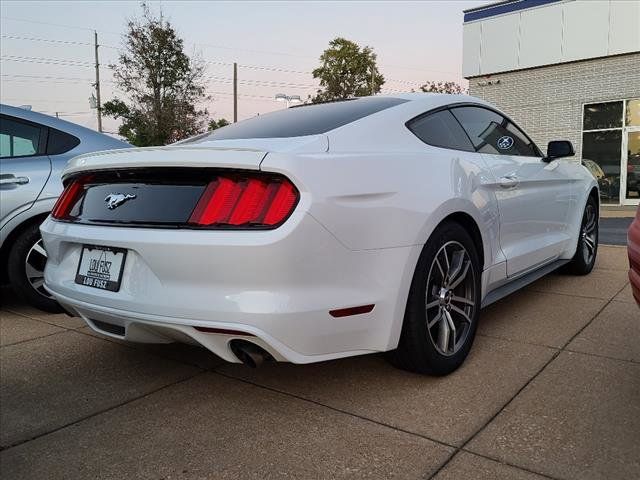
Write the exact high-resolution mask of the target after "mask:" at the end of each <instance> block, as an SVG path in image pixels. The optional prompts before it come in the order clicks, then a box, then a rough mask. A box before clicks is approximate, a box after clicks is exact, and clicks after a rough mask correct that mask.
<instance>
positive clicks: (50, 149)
mask: <svg viewBox="0 0 640 480" xmlns="http://www.w3.org/2000/svg"><path fill="white" fill-rule="evenodd" d="M78 145H80V139H79V138H78V137H74V136H73V135H70V134H68V133H64V132H61V131H60V130H56V129H55V128H50V129H49V137H48V139H47V155H60V154H62V153H66V152H68V151H69V150H71V149H73V148H76V147H77V146H78Z"/></svg>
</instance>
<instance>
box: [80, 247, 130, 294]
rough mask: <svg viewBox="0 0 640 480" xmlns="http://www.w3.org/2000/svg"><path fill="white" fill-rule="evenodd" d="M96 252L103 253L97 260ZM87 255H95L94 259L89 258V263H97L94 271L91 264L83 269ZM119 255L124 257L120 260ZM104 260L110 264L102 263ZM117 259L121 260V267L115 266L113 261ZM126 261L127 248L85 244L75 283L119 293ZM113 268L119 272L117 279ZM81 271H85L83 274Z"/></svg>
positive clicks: (81, 251)
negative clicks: (112, 270)
mask: <svg viewBox="0 0 640 480" xmlns="http://www.w3.org/2000/svg"><path fill="white" fill-rule="evenodd" d="M96 251H98V252H103V253H100V254H99V256H98V258H97V259H96V258H95V254H94V252H96ZM85 254H86V255H87V256H89V255H92V254H93V255H94V258H89V262H91V261H92V260H93V261H95V262H97V263H95V262H94V264H93V266H94V267H95V268H94V269H93V270H91V263H90V264H89V265H88V266H86V265H85V268H84V269H83V260H84V259H85ZM119 255H122V257H121V258H119V257H118V256H119ZM103 258H104V262H109V263H100V262H101V261H102V260H101V259H103ZM116 259H119V260H120V265H119V266H117V265H113V261H114V260H116ZM126 260H127V249H126V248H118V247H107V246H104V245H87V244H84V245H82V249H81V250H80V259H79V260H78V268H77V270H76V278H75V283H76V284H78V285H83V286H85V287H90V288H95V289H98V290H107V291H110V292H118V291H120V286H121V284H122V273H123V272H124V264H125V262H126ZM112 267H115V268H116V270H117V276H116V277H115V279H114V278H113V274H112V272H111V268H112ZM105 268H106V271H105ZM81 269H83V273H80V270H81ZM91 273H92V274H91Z"/></svg>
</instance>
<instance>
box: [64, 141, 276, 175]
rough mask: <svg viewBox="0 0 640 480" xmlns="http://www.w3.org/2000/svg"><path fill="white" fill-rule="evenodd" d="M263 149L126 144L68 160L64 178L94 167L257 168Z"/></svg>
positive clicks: (102, 168) (263, 152) (103, 168)
mask: <svg viewBox="0 0 640 480" xmlns="http://www.w3.org/2000/svg"><path fill="white" fill-rule="evenodd" d="M266 154H267V152H265V151H264V150H258V149H251V148H223V147H219V148H214V147H206V148H203V147H199V146H195V145H194V146H189V145H184V146H176V147H149V148H127V149H121V150H111V151H106V152H97V153H90V154H86V155H80V156H78V157H75V158H73V159H71V160H70V161H69V164H68V165H67V168H66V169H65V170H64V174H63V179H66V178H67V177H69V176H71V175H75V174H77V173H79V172H86V171H94V170H120V169H127V170H128V169H134V168H136V169H139V168H151V167H158V168H163V167H165V168H166V167H191V168H207V167H215V168H239V169H248V170H258V169H259V168H260V162H262V159H264V157H265V156H266Z"/></svg>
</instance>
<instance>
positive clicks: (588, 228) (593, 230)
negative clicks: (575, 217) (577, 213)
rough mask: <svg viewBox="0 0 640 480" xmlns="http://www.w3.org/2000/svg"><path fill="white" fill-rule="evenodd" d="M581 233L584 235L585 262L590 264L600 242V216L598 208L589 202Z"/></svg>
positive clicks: (583, 250)
mask: <svg viewBox="0 0 640 480" xmlns="http://www.w3.org/2000/svg"><path fill="white" fill-rule="evenodd" d="M580 235H581V236H582V252H583V254H584V260H585V263H587V264H590V263H591V262H592V261H593V257H594V256H595V254H596V246H597V243H598V218H597V215H596V208H595V206H593V204H591V203H588V204H587V207H586V208H585V212H584V221H583V222H582V231H581V232H580Z"/></svg>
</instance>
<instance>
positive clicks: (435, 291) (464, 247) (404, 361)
mask: <svg viewBox="0 0 640 480" xmlns="http://www.w3.org/2000/svg"><path fill="white" fill-rule="evenodd" d="M443 249H444V254H447V252H449V254H451V255H452V259H451V261H448V260H447V265H449V264H451V267H452V268H446V269H445V270H446V274H445V273H444V272H443V269H444V267H442V268H441V267H440V266H439V265H438V263H437V262H440V261H441V260H442V261H443V262H444V260H446V259H444V260H443V256H442V255H443ZM463 251H464V252H466V255H465V253H462V252H463ZM456 255H457V256H456ZM436 256H438V260H436ZM460 258H462V259H460ZM443 262H441V263H443ZM457 264H460V265H462V267H461V268H462V270H459V269H456V268H455V266H456V265H457ZM467 264H468V269H467V270H464V269H465V268H466V267H465V265H467ZM451 271H454V272H455V271H458V272H459V274H458V275H453V278H451V279H450V280H448V278H449V274H450V272H451ZM481 271H482V270H481V262H480V259H479V257H478V253H477V249H476V246H475V244H474V242H473V239H472V238H471V236H470V235H469V234H468V233H467V231H466V230H465V229H464V228H463V227H462V226H461V225H460V224H458V223H455V222H446V223H443V224H441V225H440V226H438V228H437V229H436V230H435V231H434V233H433V234H432V235H431V238H430V239H429V241H428V242H427V244H426V245H425V247H424V248H423V250H422V253H421V254H420V258H419V260H418V264H417V266H416V270H415V273H414V275H413V280H412V282H411V289H410V291H409V298H408V300H407V308H406V311H405V316H404V322H403V325H402V333H401V335H400V341H399V343H398V348H397V349H396V350H394V351H392V352H389V354H388V357H389V360H390V362H391V363H392V364H393V365H395V366H396V367H398V368H402V369H404V370H409V371H411V372H416V373H421V374H428V375H436V376H441V375H447V374H449V373H451V372H453V371H454V370H456V369H457V368H458V367H459V366H460V365H461V364H462V363H463V362H464V360H465V358H466V357H467V355H468V354H469V350H470V349H471V345H472V344H473V340H474V338H475V335H476V330H477V327H478V317H479V315H480V275H481ZM464 272H466V273H464ZM463 273H464V275H463ZM460 276H463V278H462V280H461V282H462V283H461V284H459V285H457V286H455V285H454V284H455V283H456V282H455V280H456V279H458V278H459V277H460ZM428 284H429V286H428ZM449 285H451V286H452V288H451V289H450V290H448V286H449ZM445 287H447V288H445ZM461 288H463V289H464V290H461ZM443 291H444V293H443ZM449 291H450V292H451V295H449V294H448V293H446V292H449ZM463 292H464V295H463V296H464V297H466V298H469V299H472V301H471V302H470V303H469V304H462V303H458V302H459V300H455V302H454V300H453V299H454V298H456V299H460V298H461V295H462V293H463ZM470 292H471V293H470ZM448 295H449V299H448V301H449V303H448V304H446V303H445V302H446V301H447V296H448ZM435 302H437V305H433V304H434V303H435ZM452 303H453V304H454V306H457V307H458V310H463V311H464V312H465V314H466V320H465V321H462V320H463V318H464V317H463V316H462V315H461V314H460V313H459V312H457V311H454V310H451V309H452V308H453V307H451V304H452ZM430 305H431V306H430ZM462 305H465V306H464V307H462ZM460 307H462V308H460ZM447 308H448V309H449V310H448V311H449V314H448V317H447V316H446V315H445V313H444V312H445V310H446V309H447ZM436 309H437V310H436ZM456 319H457V320H458V321H459V323H458V325H455V321H456ZM449 320H453V323H454V326H455V329H454V330H453V337H451V334H450V332H451V330H450V328H449V326H448V325H449V323H448V321H449ZM467 320H468V321H467ZM428 322H429V323H432V326H431V327H428V326H427V323H428ZM443 322H444V323H445V325H444V326H443V325H441V323H443ZM436 329H437V331H436ZM443 329H445V330H447V331H449V333H448V334H445V335H443ZM458 331H459V332H460V333H459V334H458V333H457V332H458ZM457 335H458V336H457ZM463 335H464V338H463ZM436 336H437V337H438V338H436ZM443 336H444V337H445V338H446V340H444V341H441V340H442V337H443ZM450 338H453V343H452V344H451V342H450ZM456 338H458V339H459V340H456ZM436 344H439V345H438V346H436ZM443 345H444V346H443ZM450 346H451V351H450V352H449V353H445V350H448V349H449V347H450Z"/></svg>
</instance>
